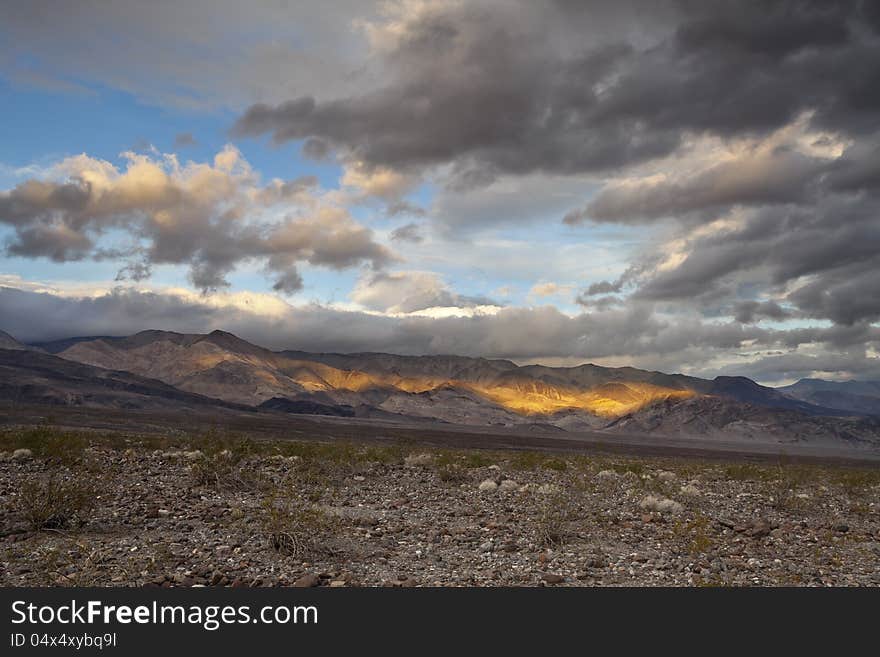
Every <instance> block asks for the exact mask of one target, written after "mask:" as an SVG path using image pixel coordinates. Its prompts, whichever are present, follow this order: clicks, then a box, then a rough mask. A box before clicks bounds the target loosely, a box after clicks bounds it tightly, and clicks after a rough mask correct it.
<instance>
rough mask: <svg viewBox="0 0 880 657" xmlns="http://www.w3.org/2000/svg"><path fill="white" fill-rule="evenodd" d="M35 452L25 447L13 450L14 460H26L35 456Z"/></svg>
mask: <svg viewBox="0 0 880 657" xmlns="http://www.w3.org/2000/svg"><path fill="white" fill-rule="evenodd" d="M33 456H34V453H33V452H32V451H31V450H29V449H25V448H20V449H17V450H15V451H14V452H12V460H13V461H26V460H28V459H30V458H33Z"/></svg>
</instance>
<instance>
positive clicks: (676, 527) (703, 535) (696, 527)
mask: <svg viewBox="0 0 880 657" xmlns="http://www.w3.org/2000/svg"><path fill="white" fill-rule="evenodd" d="M672 532H673V534H676V535H678V536H680V537H681V538H683V539H684V540H686V541H687V546H688V551H689V552H690V553H691V554H693V555H694V556H698V555H702V554H706V553H707V552H709V551H710V550H711V549H712V548H713V547H715V539H714V538H713V537H712V533H711V523H710V521H709V518H707V517H706V516H704V515H702V514H697V515H696V516H695V517H694V518H692V519H690V520H687V521H682V520H679V521H676V522H675V523H673V525H672Z"/></svg>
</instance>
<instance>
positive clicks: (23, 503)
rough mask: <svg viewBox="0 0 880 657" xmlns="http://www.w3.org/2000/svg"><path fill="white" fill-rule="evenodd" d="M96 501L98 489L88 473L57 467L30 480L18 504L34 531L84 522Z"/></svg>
mask: <svg viewBox="0 0 880 657" xmlns="http://www.w3.org/2000/svg"><path fill="white" fill-rule="evenodd" d="M94 501H95V490H94V489H93V487H92V485H91V484H90V483H89V479H88V478H87V477H85V476H84V473H82V472H77V471H70V470H67V469H61V468H58V469H53V470H50V471H49V472H48V473H45V474H40V475H34V476H32V477H31V478H29V479H27V480H26V481H25V482H24V483H23V484H22V485H21V490H20V491H19V494H18V498H17V500H16V507H17V510H18V512H19V513H21V514H22V516H23V517H24V518H25V520H26V521H27V523H28V525H29V526H30V527H31V529H33V530H34V531H38V530H41V529H68V528H72V527H75V526H77V525H79V524H82V523H84V522H85V521H86V520H87V519H88V514H89V511H90V510H91V509H92V506H93V504H94Z"/></svg>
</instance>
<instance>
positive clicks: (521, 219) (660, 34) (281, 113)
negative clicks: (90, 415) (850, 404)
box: [0, 0, 880, 383]
mask: <svg viewBox="0 0 880 657" xmlns="http://www.w3.org/2000/svg"><path fill="white" fill-rule="evenodd" d="M0 41H2V43H3V44H4V46H3V49H2V51H0V107H2V108H3V110H2V114H0V118H2V121H0V245H2V246H0V249H2V252H0V328H2V329H5V330H6V331H8V332H10V333H12V334H13V335H15V336H16V337H18V338H19V339H23V340H27V341H39V340H47V339H53V338H60V337H69V336H72V335H92V334H116V335H119V334H127V333H131V332H135V331H138V330H141V329H144V328H164V329H170V330H179V331H198V332H202V331H207V330H211V329H214V328H223V329H226V330H230V331H233V332H235V333H237V334H239V335H241V336H243V337H245V338H247V339H250V340H253V341H256V342H259V343H261V344H265V345H267V346H270V347H285V348H300V349H307V350H338V351H353V350H381V351H393V352H398V353H413V354H418V353H459V354H466V355H480V356H487V357H503V358H510V359H513V360H516V361H518V362H536V361H537V362H546V363H551V364H576V363H581V362H586V361H593V362H597V363H602V364H609V365H624V364H632V365H636V366H640V367H649V368H655V369H661V370H665V371H683V372H688V373H693V374H700V375H717V374H745V375H749V376H752V377H754V378H756V379H758V380H760V381H762V382H767V383H780V382H787V381H791V380H794V379H797V378H800V377H803V376H823V377H827V378H880V354H878V352H880V3H877V2H872V1H869V0H865V1H860V0H853V1H852V2H846V1H843V2H835V3H827V2H815V1H806V0H805V1H801V2H754V3H751V2H715V1H712V0H699V1H696V0H694V1H689V0H680V1H670V2H662V1H652V2H628V1H625V0H615V1H614V2H599V1H595V2H589V1H584V2H581V1H576V0H545V1H543V2H535V1H533V0H485V1H483V0H474V1H465V0H460V1H459V0H389V1H383V2H379V3H374V2H369V1H367V0H362V1H354V0H344V1H334V2H312V3H306V2H298V3H293V2H290V3H288V2H283V1H280V0H265V1H257V2H248V3H243V2H238V1H235V2H233V1H232V0H210V1H208V0H187V1H174V2H172V1H168V2H164V1H161V0H159V1H156V2H139V1H135V0H131V1H128V0H116V1H114V2H112V3H104V2H93V1H88V0H73V1H70V0H29V1H28V2H4V3H2V4H0Z"/></svg>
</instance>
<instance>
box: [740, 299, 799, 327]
mask: <svg viewBox="0 0 880 657" xmlns="http://www.w3.org/2000/svg"><path fill="white" fill-rule="evenodd" d="M790 317H791V311H788V310H786V309H785V308H783V307H782V306H780V305H779V304H778V303H776V302H775V301H740V302H739V303H737V304H736V306H735V307H734V318H735V319H736V321H738V322H740V323H741V324H753V323H755V322H758V321H760V320H762V319H774V320H777V321H782V320H784V319H789V318H790Z"/></svg>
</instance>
